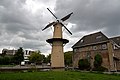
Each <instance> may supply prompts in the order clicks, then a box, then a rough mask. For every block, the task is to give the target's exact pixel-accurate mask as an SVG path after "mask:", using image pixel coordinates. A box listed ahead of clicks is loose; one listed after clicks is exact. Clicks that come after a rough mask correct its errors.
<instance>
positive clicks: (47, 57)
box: [43, 54, 51, 63]
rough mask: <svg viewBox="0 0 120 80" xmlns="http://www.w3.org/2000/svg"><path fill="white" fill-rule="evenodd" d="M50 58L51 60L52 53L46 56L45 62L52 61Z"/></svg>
mask: <svg viewBox="0 0 120 80" xmlns="http://www.w3.org/2000/svg"><path fill="white" fill-rule="evenodd" d="M50 60H51V54H49V55H47V56H46V57H45V58H44V61H43V62H44V63H50Z"/></svg>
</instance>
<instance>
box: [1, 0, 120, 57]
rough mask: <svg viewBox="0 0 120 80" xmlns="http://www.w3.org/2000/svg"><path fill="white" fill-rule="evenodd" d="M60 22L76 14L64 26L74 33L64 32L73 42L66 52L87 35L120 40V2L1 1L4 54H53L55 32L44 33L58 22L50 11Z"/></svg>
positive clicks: (113, 0) (105, 0)
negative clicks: (25, 51)
mask: <svg viewBox="0 0 120 80" xmlns="http://www.w3.org/2000/svg"><path fill="white" fill-rule="evenodd" d="M47 7H48V8H50V9H51V11H53V13H55V15H56V16H57V17H59V18H62V17H64V16H65V15H67V14H69V13H70V12H73V13H74V14H73V15H72V16H71V17H70V18H69V20H67V21H65V22H64V24H65V25H66V26H67V28H68V29H69V30H70V31H71V32H72V33H73V35H70V34H69V33H68V32H67V31H66V30H64V29H63V30H64V34H63V35H64V37H65V38H67V39H69V40H70V42H69V43H68V44H66V46H65V47H64V49H65V50H64V51H69V50H72V49H71V47H72V46H73V45H74V44H75V43H76V42H77V41H78V40H79V39H80V38H81V37H82V36H84V35H88V34H90V33H94V32H98V31H102V32H103V33H104V34H105V35H106V36H108V37H114V36H120V0H47V1H46V0H0V50H2V49H3V48H7V49H18V48H19V47H21V46H22V47H23V48H24V49H31V50H40V51H41V52H42V53H44V54H45V55H46V54H49V53H51V46H50V45H49V44H48V43H47V42H46V39H48V38H51V37H52V33H53V29H52V28H48V29H46V30H45V31H42V28H44V27H45V26H46V25H47V24H48V23H49V22H52V21H55V19H54V17H53V16H52V15H51V14H50V13H49V12H48V10H47V9H46V8H47Z"/></svg>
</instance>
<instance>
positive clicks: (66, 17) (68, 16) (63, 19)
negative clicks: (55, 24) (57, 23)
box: [61, 12, 73, 21]
mask: <svg viewBox="0 0 120 80" xmlns="http://www.w3.org/2000/svg"><path fill="white" fill-rule="evenodd" d="M72 14H73V12H72V13H70V14H68V15H67V16H65V17H63V18H62V19H61V20H62V21H65V20H67V19H69V18H70V16H71V15H72Z"/></svg>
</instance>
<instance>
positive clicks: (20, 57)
mask: <svg viewBox="0 0 120 80" xmlns="http://www.w3.org/2000/svg"><path fill="white" fill-rule="evenodd" d="M23 60H24V52H23V49H22V47H20V48H19V49H18V50H17V52H16V53H15V55H14V62H15V63H17V64H20V62H21V61H23Z"/></svg>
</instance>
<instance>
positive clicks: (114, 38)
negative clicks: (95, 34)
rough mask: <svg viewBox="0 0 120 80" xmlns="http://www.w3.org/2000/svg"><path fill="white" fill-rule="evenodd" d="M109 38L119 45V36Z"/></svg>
mask: <svg viewBox="0 0 120 80" xmlns="http://www.w3.org/2000/svg"><path fill="white" fill-rule="evenodd" d="M110 40H112V41H114V42H115V43H116V44H117V45H119V46H120V36H117V37H113V38H110Z"/></svg>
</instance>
